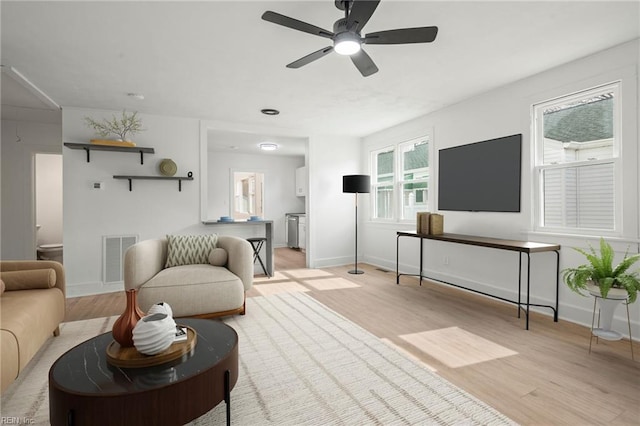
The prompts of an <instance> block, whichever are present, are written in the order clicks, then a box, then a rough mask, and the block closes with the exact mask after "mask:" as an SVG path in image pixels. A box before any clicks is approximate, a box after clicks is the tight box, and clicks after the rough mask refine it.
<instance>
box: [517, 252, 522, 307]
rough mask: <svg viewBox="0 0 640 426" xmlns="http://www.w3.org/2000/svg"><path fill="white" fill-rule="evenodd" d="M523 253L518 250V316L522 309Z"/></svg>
mask: <svg viewBox="0 0 640 426" xmlns="http://www.w3.org/2000/svg"><path fill="white" fill-rule="evenodd" d="M521 295H522V253H520V252H518V318H520V309H522V299H521Z"/></svg>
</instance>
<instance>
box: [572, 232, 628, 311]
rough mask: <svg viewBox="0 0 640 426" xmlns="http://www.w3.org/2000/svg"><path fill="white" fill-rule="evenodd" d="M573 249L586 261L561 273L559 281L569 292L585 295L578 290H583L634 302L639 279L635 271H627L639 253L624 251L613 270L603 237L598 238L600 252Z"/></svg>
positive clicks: (604, 296) (611, 253)
mask: <svg viewBox="0 0 640 426" xmlns="http://www.w3.org/2000/svg"><path fill="white" fill-rule="evenodd" d="M574 250H576V251H578V252H579V253H581V254H583V255H584V256H585V257H586V258H587V260H588V261H589V262H588V263H585V264H583V265H579V266H577V267H575V268H566V269H564V270H563V271H562V278H563V280H564V282H565V283H566V284H567V286H568V287H569V288H570V289H571V290H573V291H575V292H576V293H578V294H582V295H585V294H584V293H583V292H582V291H583V290H587V291H589V292H590V293H591V294H595V295H600V296H601V297H602V298H607V297H610V298H616V299H620V298H624V299H628V300H629V303H633V302H635V301H636V299H637V297H638V291H639V290H640V277H639V276H638V272H636V271H634V272H630V271H629V268H630V267H631V266H632V265H633V264H634V263H636V262H637V261H638V260H640V254H634V255H631V256H630V255H629V253H628V252H626V253H625V254H624V258H623V259H622V261H620V263H618V265H616V266H615V267H614V266H613V257H614V252H613V248H612V247H611V245H610V244H609V243H607V242H606V241H605V240H604V238H600V253H598V252H596V250H595V249H594V248H593V247H592V246H591V245H589V251H585V250H582V249H579V248H574Z"/></svg>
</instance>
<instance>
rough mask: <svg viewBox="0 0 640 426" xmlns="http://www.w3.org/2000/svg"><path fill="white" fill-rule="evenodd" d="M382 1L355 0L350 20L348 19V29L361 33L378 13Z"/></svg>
mask: <svg viewBox="0 0 640 426" xmlns="http://www.w3.org/2000/svg"><path fill="white" fill-rule="evenodd" d="M379 3H380V0H359V1H358V0H353V5H352V6H351V11H350V12H349V18H348V19H347V28H349V29H352V30H355V31H356V32H358V33H359V32H360V30H362V28H363V27H364V26H365V24H366V23H367V22H369V18H371V15H373V12H375V11H376V8H377V7H378V4H379Z"/></svg>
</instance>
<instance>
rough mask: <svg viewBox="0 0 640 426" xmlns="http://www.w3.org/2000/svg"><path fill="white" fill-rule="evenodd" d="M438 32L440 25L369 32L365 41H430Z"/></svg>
mask: <svg viewBox="0 0 640 426" xmlns="http://www.w3.org/2000/svg"><path fill="white" fill-rule="evenodd" d="M437 34H438V27H419V28H402V29H399V30H388V31H378V32H375V33H369V34H367V35H366V37H365V38H364V40H363V41H364V42H365V43H366V44H405V43H430V42H432V41H433V40H435V39H436V35H437Z"/></svg>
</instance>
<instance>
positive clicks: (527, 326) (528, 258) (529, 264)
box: [525, 253, 531, 330]
mask: <svg viewBox="0 0 640 426" xmlns="http://www.w3.org/2000/svg"><path fill="white" fill-rule="evenodd" d="M530 290H531V255H530V254H529V253H527V320H526V327H525V329H526V330H528V329H529V295H530V293H531V291H530Z"/></svg>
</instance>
